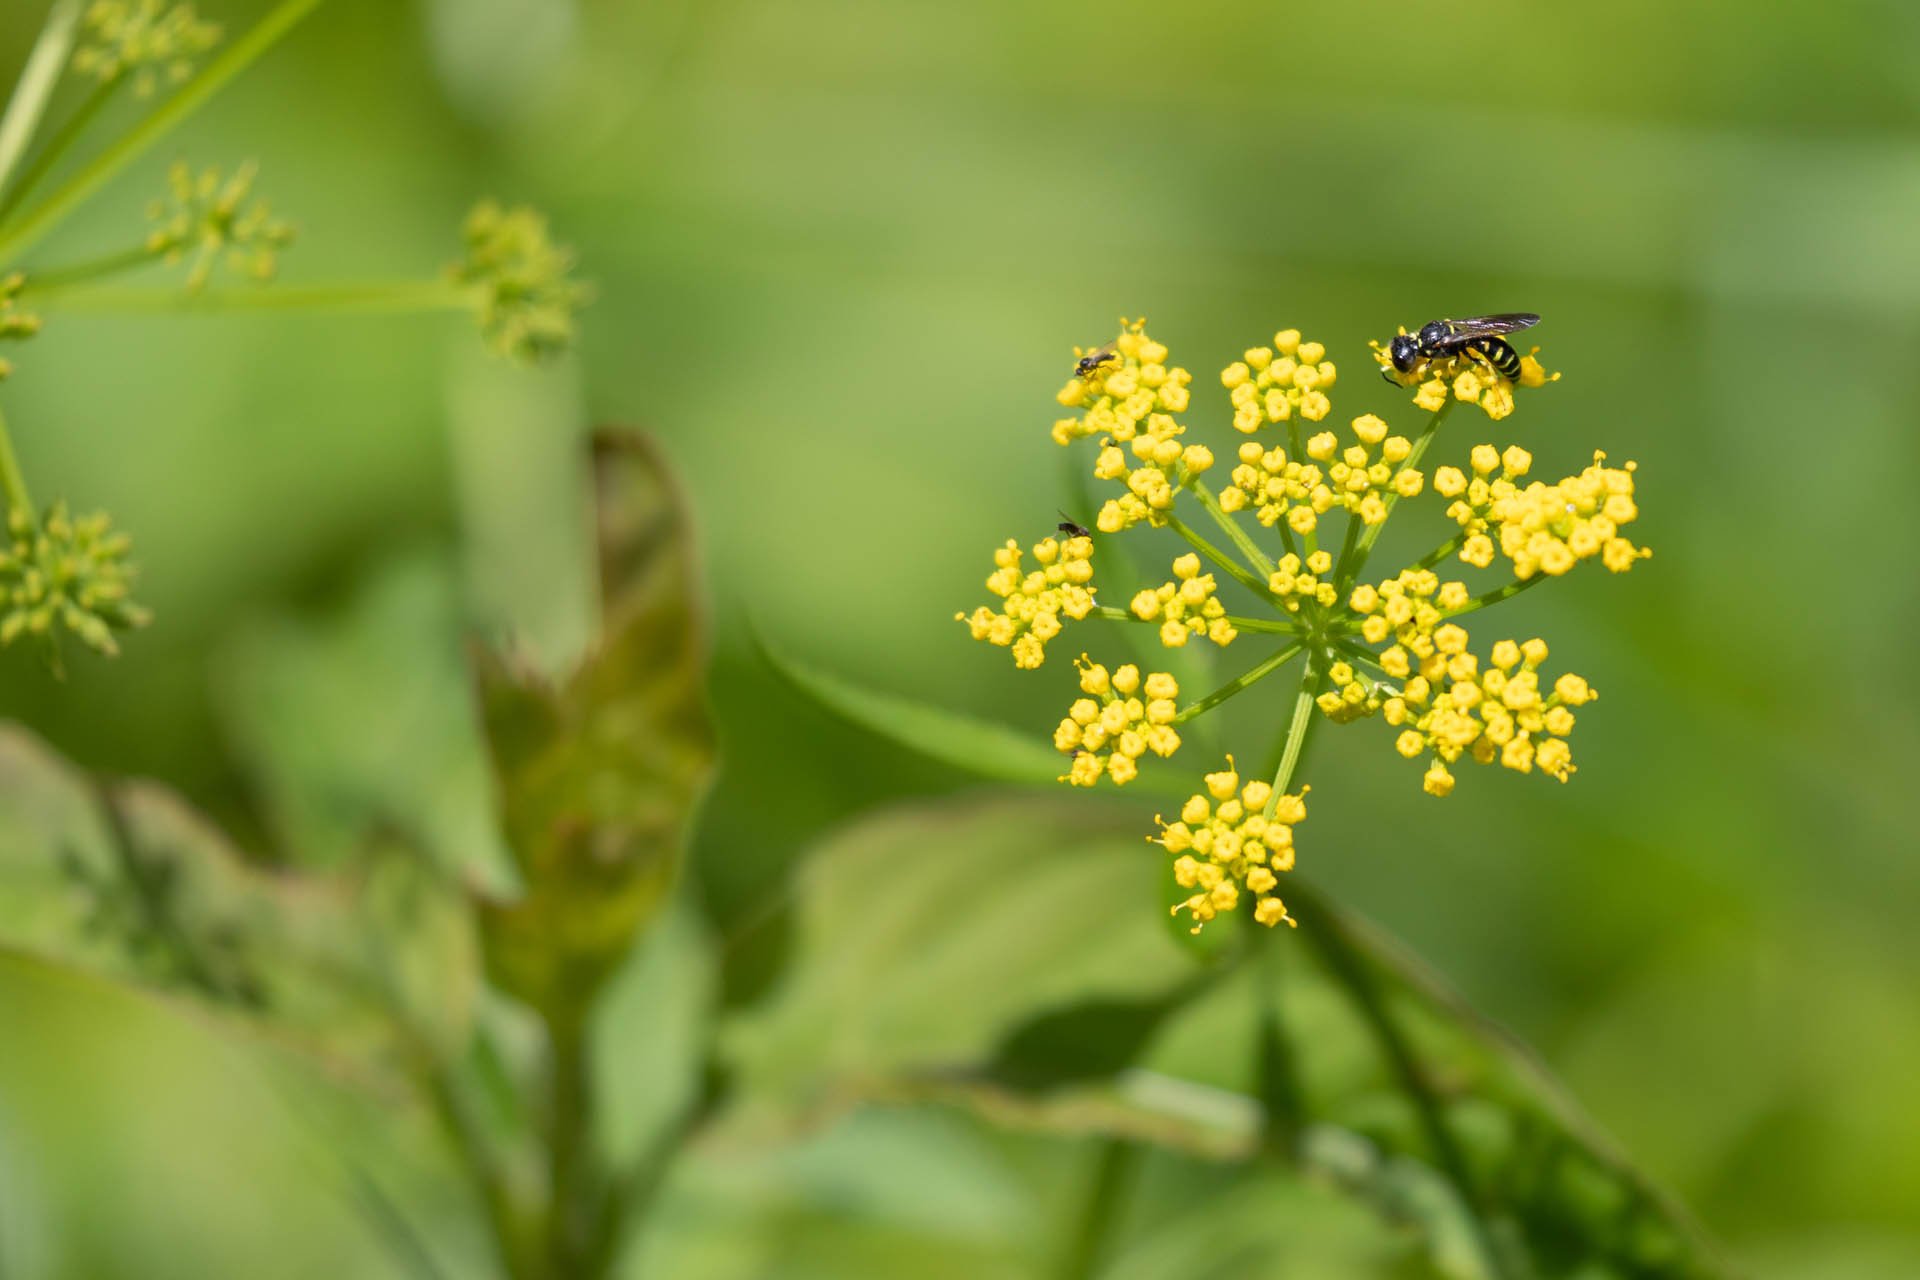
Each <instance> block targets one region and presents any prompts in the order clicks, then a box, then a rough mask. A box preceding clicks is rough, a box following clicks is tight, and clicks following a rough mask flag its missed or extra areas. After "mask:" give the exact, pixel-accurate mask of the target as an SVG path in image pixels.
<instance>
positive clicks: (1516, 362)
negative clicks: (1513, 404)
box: [1467, 338, 1520, 382]
mask: <svg viewBox="0 0 1920 1280" xmlns="http://www.w3.org/2000/svg"><path fill="white" fill-rule="evenodd" d="M1467 350H1468V351H1471V352H1473V354H1475V355H1477V356H1479V357H1480V358H1481V359H1482V360H1485V361H1486V362H1487V363H1488V364H1490V365H1492V366H1493V368H1494V371H1495V372H1497V373H1498V374H1499V375H1500V376H1501V377H1503V378H1505V379H1506V380H1507V381H1508V382H1518V381H1519V380H1520V353H1519V352H1518V351H1515V350H1514V349H1513V344H1512V343H1511V342H1508V341H1507V340H1506V339H1505V338H1475V339H1473V340H1472V341H1470V342H1468V343H1467Z"/></svg>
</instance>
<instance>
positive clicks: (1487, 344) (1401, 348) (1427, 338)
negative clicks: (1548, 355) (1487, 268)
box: [1380, 311, 1540, 382]
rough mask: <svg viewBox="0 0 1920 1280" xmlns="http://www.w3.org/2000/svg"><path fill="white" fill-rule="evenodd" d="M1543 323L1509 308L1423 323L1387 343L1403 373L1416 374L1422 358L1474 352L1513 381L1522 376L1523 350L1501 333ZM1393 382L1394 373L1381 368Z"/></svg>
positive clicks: (1537, 317)
mask: <svg viewBox="0 0 1920 1280" xmlns="http://www.w3.org/2000/svg"><path fill="white" fill-rule="evenodd" d="M1539 323H1540V317H1539V316H1537V315H1535V314H1533V313H1532V312H1531V311H1508V312H1503V313H1501V314H1500V315H1495V316H1475V317H1473V318H1472V319H1471V320H1435V321H1433V322H1431V323H1429V324H1423V325H1421V326H1420V331H1419V332H1418V333H1403V334H1400V335H1399V336H1398V337H1396V338H1394V340H1393V341H1392V342H1390V343H1388V344H1387V355H1388V357H1389V358H1391V359H1392V361H1393V367H1394V368H1395V369H1398V370H1399V371H1400V372H1401V373H1412V372H1413V368H1414V366H1415V365H1417V364H1419V363H1420V362H1421V361H1422V360H1440V359H1445V358H1446V357H1448V356H1458V355H1472V356H1475V357H1477V358H1479V359H1481V360H1484V361H1486V362H1487V363H1488V364H1489V365H1491V366H1492V367H1493V369H1494V371H1495V372H1496V373H1498V374H1499V375H1500V376H1501V377H1503V378H1505V379H1506V380H1507V381H1509V382H1513V381H1516V380H1518V379H1519V377H1520V353H1519V352H1518V351H1515V350H1514V349H1513V344H1512V343H1510V342H1508V341H1507V340H1506V339H1505V338H1503V337H1501V336H1500V335H1502V334H1506V333H1518V332H1519V331H1520V330H1522V329H1531V328H1532V327H1533V326H1534V325H1536V324H1539ZM1380 374H1381V376H1382V377H1384V378H1386V380H1387V381H1388V382H1392V381H1393V380H1394V379H1393V375H1392V374H1389V373H1388V372H1387V371H1386V370H1384V369H1382V370H1381V371H1380Z"/></svg>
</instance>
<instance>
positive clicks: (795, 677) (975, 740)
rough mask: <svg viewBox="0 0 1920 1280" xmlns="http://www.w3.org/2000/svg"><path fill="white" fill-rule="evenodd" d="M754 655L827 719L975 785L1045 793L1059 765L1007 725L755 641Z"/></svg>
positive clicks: (1054, 754) (1040, 744) (1039, 742)
mask: <svg viewBox="0 0 1920 1280" xmlns="http://www.w3.org/2000/svg"><path fill="white" fill-rule="evenodd" d="M756 639H757V640H758V642H759V645H760V652H761V653H762V654H763V655H764V656H765V657H766V660H767V665H768V666H770V667H772V668H773V670H774V671H775V673H777V674H778V675H779V676H780V677H781V678H782V679H783V680H785V681H786V682H787V683H788V684H790V685H791V686H793V688H794V689H795V690H796V691H797V692H799V693H800V694H802V695H804V696H805V697H807V698H810V699H812V700H813V701H815V702H817V703H819V704H820V705H821V706H823V707H825V708H826V709H827V710H829V711H831V712H833V713H834V714H835V715H837V716H840V717H841V718H843V719H845V720H846V721H848V722H849V723H850V724H854V725H857V726H858V727H860V728H862V729H866V730H867V731H869V732H871V733H876V734H879V735H880V736H881V737H883V738H887V739H889V740H891V741H894V742H897V743H899V744H900V745H902V746H904V747H909V748H911V749H912V750H914V751H918V752H919V753H920V754H922V755H924V756H927V757H929V758H931V759H934V760H938V761H940V762H941V763H943V764H950V765H952V766H954V767H955V768H958V769H964V770H966V771H967V772H969V773H976V774H979V775H980V776H981V777H983V778H994V779H997V780H999V781H1002V782H1023V783H1028V784H1031V785H1034V786H1053V785H1055V784H1057V783H1058V782H1059V780H1060V776H1061V775H1062V774H1063V773H1065V772H1066V762H1065V760H1064V758H1063V757H1062V756H1061V755H1060V753H1059V752H1058V751H1055V750H1054V749H1053V748H1052V747H1051V746H1050V745H1048V743H1047V742H1046V741H1045V740H1043V739H1041V738H1037V737H1034V736H1032V735H1030V734H1024V733H1021V732H1020V731H1019V730H1017V729H1013V728H1010V727H1009V726H1007V725H1002V724H995V723H994V722H992V721H990V720H981V719H979V718H977V717H975V716H969V715H965V714H963V713H961V712H958V711H949V710H947V709H946V708H944V707H937V706H934V705H932V704H931V703H926V702H921V701H918V700H917V699H914V698H908V697H903V696H902V695H900V694H895V693H887V692H884V691H882V690H879V689H870V688H868V687H866V686H865V685H861V684H858V683H855V682H854V681H852V680H848V679H846V678H844V677H842V676H837V675H834V674H832V673H830V672H827V671H823V670H821V669H820V668H818V667H815V666H812V665H810V664H808V663H805V662H802V661H800V660H799V659H797V658H794V657H792V656H791V655H789V654H787V653H785V652H784V651H782V650H781V649H780V648H779V647H778V646H777V645H775V644H774V643H772V642H771V641H770V640H768V639H767V638H766V637H765V636H759V635H756Z"/></svg>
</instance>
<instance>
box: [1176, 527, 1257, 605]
mask: <svg viewBox="0 0 1920 1280" xmlns="http://www.w3.org/2000/svg"><path fill="white" fill-rule="evenodd" d="M1167 527H1168V528H1169V529H1172V530H1173V531H1174V532H1175V533H1177V534H1179V535H1180V536H1181V537H1183V538H1185V539H1186V540H1187V543H1188V545H1189V546H1191V547H1192V548H1193V549H1194V550H1195V551H1198V552H1199V553H1200V554H1201V555H1203V556H1205V557H1206V558H1207V559H1209V560H1211V561H1212V562H1213V563H1214V564H1215V565H1217V566H1218V567H1219V568H1221V569H1222V570H1224V571H1225V572H1226V574H1227V576H1228V577H1230V578H1232V579H1233V580H1234V581H1235V582H1237V583H1239V584H1240V585H1241V586H1243V587H1245V588H1246V589H1247V590H1249V591H1251V592H1253V593H1254V594H1256V595H1258V596H1259V597H1260V598H1261V599H1262V600H1266V601H1268V602H1270V603H1272V604H1274V605H1277V606H1279V607H1280V608H1285V607H1286V605H1285V603H1284V602H1283V601H1282V600H1281V599H1280V597H1278V596H1276V595H1275V594H1274V593H1273V588H1272V587H1271V586H1269V585H1268V584H1267V581H1266V580H1264V579H1261V578H1259V577H1256V576H1255V575H1254V574H1253V572H1252V571H1251V570H1249V569H1248V568H1247V567H1246V566H1245V565H1243V564H1241V563H1240V562H1239V561H1238V560H1235V559H1234V558H1233V557H1232V556H1230V555H1228V554H1227V553H1226V552H1224V551H1222V550H1221V549H1220V548H1218V547H1216V546H1214V545H1213V544H1212V543H1211V542H1208V541H1207V540H1206V539H1205V538H1203V537H1201V536H1200V535H1199V534H1198V533H1196V532H1194V530H1193V527H1192V526H1191V525H1189V524H1188V523H1187V522H1186V521H1184V520H1182V519H1181V518H1180V517H1179V516H1176V515H1174V514H1173V513H1172V512H1168V513H1167ZM1268 577H1269V578H1271V577H1272V573H1271V571H1269V573H1268Z"/></svg>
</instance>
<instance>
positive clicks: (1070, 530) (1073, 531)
mask: <svg viewBox="0 0 1920 1280" xmlns="http://www.w3.org/2000/svg"><path fill="white" fill-rule="evenodd" d="M1054 528H1056V529H1058V530H1059V531H1060V532H1061V533H1064V534H1066V535H1067V536H1068V537H1069V538H1091V537H1092V536H1093V533H1092V531H1091V530H1089V529H1086V528H1084V527H1083V526H1081V525H1077V524H1075V523H1074V522H1073V517H1072V516H1070V515H1068V514H1067V513H1066V512H1064V511H1062V512H1061V513H1060V523H1059V524H1057V525H1055V526H1054Z"/></svg>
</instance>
